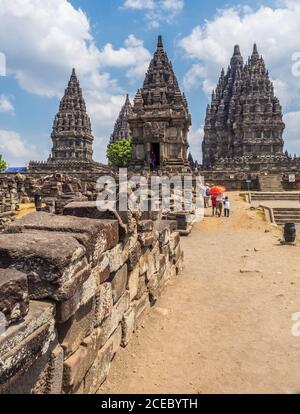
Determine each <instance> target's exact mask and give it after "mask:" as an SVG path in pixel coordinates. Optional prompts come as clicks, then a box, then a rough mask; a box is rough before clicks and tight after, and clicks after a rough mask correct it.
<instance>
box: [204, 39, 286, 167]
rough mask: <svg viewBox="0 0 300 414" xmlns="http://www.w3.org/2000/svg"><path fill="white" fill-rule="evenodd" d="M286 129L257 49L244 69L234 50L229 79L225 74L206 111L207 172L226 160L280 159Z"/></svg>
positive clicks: (237, 50) (205, 147) (237, 52)
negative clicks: (265, 157)
mask: <svg viewBox="0 0 300 414" xmlns="http://www.w3.org/2000/svg"><path fill="white" fill-rule="evenodd" d="M284 128H285V125H284V123H283V116H282V108H281V106H280V103H279V100H278V98H276V97H275V95H274V87H273V84H272V82H271V80H270V78H269V74H268V71H267V70H266V67H265V63H264V60H263V58H262V56H260V55H259V53H258V50H257V46H256V45H254V47H253V52H252V55H251V57H250V58H249V59H248V61H247V63H246V64H245V65H244V64H243V59H242V57H241V54H240V49H239V47H238V46H235V48H234V55H233V57H232V59H231V63H230V67H229V69H228V72H227V75H226V76H225V75H224V71H223V70H222V73H221V76H220V79H219V82H218V86H217V88H216V90H215V91H213V94H212V100H211V105H208V108H207V113H206V121H205V135H204V140H203V166H204V168H210V167H213V166H214V165H215V164H217V163H218V162H219V161H220V160H224V159H235V160H238V159H239V158H241V157H244V158H245V157H248V158H251V157H253V156H255V157H257V156H265V155H268V156H274V155H280V154H282V153H283V145H284V141H283V138H282V135H283V131H284Z"/></svg>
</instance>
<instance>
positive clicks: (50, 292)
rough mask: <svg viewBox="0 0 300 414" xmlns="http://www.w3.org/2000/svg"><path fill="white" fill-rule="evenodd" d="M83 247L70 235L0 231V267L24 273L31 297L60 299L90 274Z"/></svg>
mask: <svg viewBox="0 0 300 414" xmlns="http://www.w3.org/2000/svg"><path fill="white" fill-rule="evenodd" d="M85 253H86V249H85V248H84V247H83V246H82V245H81V244H80V243H79V242H78V241H77V240H76V239H75V238H74V237H72V236H69V235H67V234H61V236H60V237H57V234H54V233H52V232H48V233H47V232H38V233H30V234H28V233H20V234H0V267H2V268H8V267H14V268H16V269H17V270H20V271H22V272H24V273H25V274H27V277H28V286H29V295H30V298H31V299H45V298H51V299H54V300H56V301H58V302H59V301H64V300H67V299H69V298H70V297H72V296H73V295H74V294H75V293H76V290H77V288H78V286H79V285H80V284H82V283H84V282H85V281H86V280H87V279H88V277H89V275H90V267H89V265H88V262H87V258H86V256H85Z"/></svg>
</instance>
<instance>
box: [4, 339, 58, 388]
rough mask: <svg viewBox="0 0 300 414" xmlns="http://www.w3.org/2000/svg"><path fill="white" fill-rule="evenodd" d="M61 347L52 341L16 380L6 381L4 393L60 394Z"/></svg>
mask: <svg viewBox="0 0 300 414" xmlns="http://www.w3.org/2000/svg"><path fill="white" fill-rule="evenodd" d="M63 362H64V353H63V349H62V348H61V347H60V346H59V344H58V343H57V341H54V342H53V343H52V344H51V346H50V347H49V350H48V352H47V353H46V354H45V355H42V356H41V357H39V358H38V359H37V360H36V361H35V362H34V363H33V365H32V366H31V367H29V369H28V370H27V371H26V372H24V374H23V375H21V376H20V377H18V379H17V380H16V381H13V380H11V381H8V382H7V383H6V387H5V388H4V389H3V393H5V394H13V395H15V394H21V395H24V394H43V395H45V394H61V392H62V377H63Z"/></svg>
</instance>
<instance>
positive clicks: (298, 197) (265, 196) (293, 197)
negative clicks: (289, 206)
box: [251, 191, 300, 207]
mask: <svg viewBox="0 0 300 414" xmlns="http://www.w3.org/2000/svg"><path fill="white" fill-rule="evenodd" d="M251 200H252V201H257V200H264V201H270V200H271V201H280V200H283V201H299V202H300V193H299V192H283V191H282V192H259V193H258V192H253V193H251ZM299 207H300V204H299Z"/></svg>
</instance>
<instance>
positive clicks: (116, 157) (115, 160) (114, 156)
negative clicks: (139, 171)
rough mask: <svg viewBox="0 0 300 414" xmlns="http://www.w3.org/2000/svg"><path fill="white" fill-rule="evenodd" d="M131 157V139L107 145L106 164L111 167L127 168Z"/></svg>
mask: <svg viewBox="0 0 300 414" xmlns="http://www.w3.org/2000/svg"><path fill="white" fill-rule="evenodd" d="M131 155H132V141H131V138H128V139H120V140H119V141H117V142H115V143H113V144H109V146H108V147H107V153H106V156H107V159H108V164H109V166H111V167H118V168H125V167H128V164H129V161H130V160H131Z"/></svg>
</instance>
